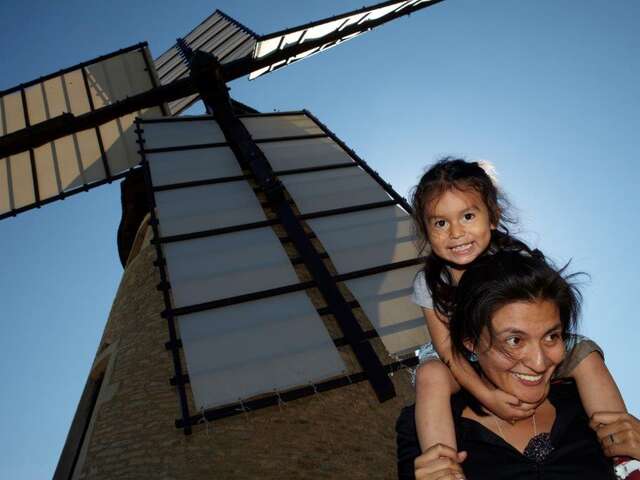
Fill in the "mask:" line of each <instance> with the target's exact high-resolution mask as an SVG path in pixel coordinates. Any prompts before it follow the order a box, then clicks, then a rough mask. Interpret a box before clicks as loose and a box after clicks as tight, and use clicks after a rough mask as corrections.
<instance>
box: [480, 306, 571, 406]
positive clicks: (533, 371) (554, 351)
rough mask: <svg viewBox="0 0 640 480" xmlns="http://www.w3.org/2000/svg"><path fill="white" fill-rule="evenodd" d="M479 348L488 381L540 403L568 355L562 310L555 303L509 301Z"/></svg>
mask: <svg viewBox="0 0 640 480" xmlns="http://www.w3.org/2000/svg"><path fill="white" fill-rule="evenodd" d="M491 324H492V333H489V330H488V329H487V328H485V330H484V332H483V333H482V335H481V338H480V345H478V346H477V347H476V349H475V350H476V352H477V354H478V362H479V363H480V366H481V368H482V371H483V373H484V377H485V381H488V382H489V383H491V384H493V385H494V386H495V387H497V388H499V389H500V390H503V391H505V392H507V393H510V394H512V395H514V396H516V397H517V398H519V399H520V400H521V401H523V402H526V403H539V402H540V401H542V400H544V398H545V397H546V396H547V393H548V391H549V385H550V382H551V377H552V375H553V372H554V371H555V369H556V367H557V366H558V364H559V363H560V362H561V361H562V359H563V358H564V353H565V349H564V342H563V341H562V336H561V334H560V330H561V325H560V313H559V311H558V307H557V306H556V305H555V303H552V302H549V301H541V300H533V301H530V302H524V301H521V302H514V303H510V304H507V305H505V306H503V307H501V308H499V309H498V310H496V312H495V313H494V314H493V317H492V322H491Z"/></svg>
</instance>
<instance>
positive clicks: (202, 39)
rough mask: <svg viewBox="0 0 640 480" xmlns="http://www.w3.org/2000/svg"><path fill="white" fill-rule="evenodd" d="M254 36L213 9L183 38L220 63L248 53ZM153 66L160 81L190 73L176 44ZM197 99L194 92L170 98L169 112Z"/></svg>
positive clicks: (163, 81) (168, 81) (177, 112)
mask: <svg viewBox="0 0 640 480" xmlns="http://www.w3.org/2000/svg"><path fill="white" fill-rule="evenodd" d="M256 39H257V35H256V34H255V33H253V32H252V31H251V30H249V29H248V28H247V27H245V26H244V25H241V24H240V23H238V22H237V21H236V20H234V19H232V18H231V17H229V16H227V15H225V14H224V13H222V12H221V11H219V10H216V11H215V12H213V14H212V15H210V16H209V17H207V18H206V19H205V20H204V21H203V22H202V23H201V24H200V25H198V26H197V27H196V28H194V29H193V30H191V32H189V33H188V34H187V35H186V36H185V37H184V39H183V40H184V41H185V44H186V45H187V46H188V47H190V48H191V49H193V50H202V51H204V52H207V53H212V54H213V55H215V56H216V58H218V61H219V62H220V63H228V62H232V61H234V60H237V59H240V58H244V57H247V56H249V55H251V53H252V52H253V50H254V47H255V43H256ZM155 66H156V70H157V72H158V77H159V78H160V82H161V83H162V85H167V84H169V83H171V82H173V81H174V80H177V79H179V78H184V77H186V76H188V75H189V66H188V64H187V62H186V61H185V60H184V58H183V57H182V55H181V54H180V51H179V49H178V47H177V46H175V45H174V46H173V47H171V48H170V49H169V50H167V51H166V52H164V53H163V54H162V55H160V56H159V57H158V58H157V59H156V60H155ZM197 99H198V95H197V94H195V95H190V96H187V97H184V98H181V99H178V100H174V101H172V102H170V103H169V111H170V112H171V115H177V114H179V113H180V112H182V111H183V110H185V109H187V108H188V107H189V106H190V105H191V104H193V103H194V102H195V101H197Z"/></svg>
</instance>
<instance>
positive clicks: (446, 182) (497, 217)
mask: <svg viewBox="0 0 640 480" xmlns="http://www.w3.org/2000/svg"><path fill="white" fill-rule="evenodd" d="M452 189H457V190H462V191H465V190H469V189H472V190H475V191H476V192H477V193H478V194H479V195H480V196H481V198H482V201H483V202H484V204H485V205H486V207H487V210H488V211H489V221H490V222H491V223H492V224H493V225H496V230H493V231H492V234H491V242H490V246H489V249H490V250H492V251H499V250H514V251H525V252H528V253H531V250H530V249H529V247H527V246H526V245H525V244H524V243H523V242H521V241H520V240H518V239H516V238H514V237H512V236H511V235H509V229H508V228H507V224H512V223H515V222H514V221H513V220H512V219H511V218H510V217H509V215H508V210H509V208H508V207H509V204H508V202H507V200H506V199H505V197H504V195H503V194H502V193H501V192H500V190H499V189H498V188H497V187H496V185H495V184H494V182H493V181H492V180H491V178H490V177H489V175H488V174H487V172H486V171H485V170H484V169H483V168H482V167H481V166H480V165H479V164H478V163H477V162H467V161H465V160H463V159H461V158H454V157H444V158H442V159H440V161H438V162H437V163H436V164H434V165H433V166H431V168H429V170H427V172H426V173H425V174H424V175H423V176H422V178H421V179H420V181H419V182H418V185H417V186H416V187H415V189H414V190H413V194H412V198H411V203H412V207H413V220H414V225H415V230H416V236H417V238H418V251H419V252H420V254H424V252H425V250H426V249H427V247H428V245H429V242H428V237H427V228H428V227H427V223H426V221H425V215H424V213H425V212H424V210H425V206H426V205H428V204H429V203H430V202H432V201H434V200H435V199H437V198H438V197H439V196H440V195H442V194H443V193H444V192H446V191H448V190H452ZM445 267H446V263H445V262H444V261H443V260H442V259H441V258H440V257H438V256H437V255H435V254H434V253H433V252H430V253H429V255H428V256H427V257H426V260H425V266H424V274H425V280H426V283H427V288H428V289H429V292H430V293H431V297H432V299H433V306H434V309H435V310H436V311H437V312H439V313H440V314H441V315H442V316H443V317H445V318H447V317H449V316H450V315H451V313H452V311H453V308H454V295H455V286H454V285H453V281H452V278H451V274H450V273H449V270H448V269H447V268H445Z"/></svg>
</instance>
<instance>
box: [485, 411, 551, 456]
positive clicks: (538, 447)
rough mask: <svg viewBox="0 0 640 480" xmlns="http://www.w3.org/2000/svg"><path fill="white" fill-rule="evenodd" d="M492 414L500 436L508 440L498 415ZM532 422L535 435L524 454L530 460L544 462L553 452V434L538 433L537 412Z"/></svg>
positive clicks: (532, 417)
mask: <svg viewBox="0 0 640 480" xmlns="http://www.w3.org/2000/svg"><path fill="white" fill-rule="evenodd" d="M491 416H492V417H493V421H494V422H495V424H496V428H497V429H498V432H499V433H500V436H501V437H502V439H503V440H504V441H505V442H507V437H506V436H505V434H504V432H503V431H502V427H501V426H500V423H499V422H498V417H496V416H495V415H493V414H492V415H491ZM531 424H532V426H533V437H531V440H529V443H527V446H526V447H525V449H524V452H522V454H523V455H524V456H525V457H527V458H528V459H529V460H533V461H534V462H537V463H540V462H543V461H544V460H545V459H546V458H547V457H548V456H549V455H550V454H551V452H553V450H554V447H553V445H552V444H551V435H550V434H549V433H546V432H544V433H540V434H538V427H537V425H536V414H535V413H534V414H533V415H532V416H531ZM507 443H509V442H507Z"/></svg>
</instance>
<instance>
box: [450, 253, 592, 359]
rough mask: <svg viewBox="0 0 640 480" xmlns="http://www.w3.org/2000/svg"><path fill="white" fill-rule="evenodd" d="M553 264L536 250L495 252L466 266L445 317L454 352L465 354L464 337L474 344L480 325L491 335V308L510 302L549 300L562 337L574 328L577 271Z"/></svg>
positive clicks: (577, 308) (577, 306)
mask: <svg viewBox="0 0 640 480" xmlns="http://www.w3.org/2000/svg"><path fill="white" fill-rule="evenodd" d="M565 269H566V265H565V267H563V268H562V269H559V270H557V269H555V268H553V267H552V266H551V265H549V263H547V261H545V259H544V257H543V256H542V254H540V253H534V254H533V255H529V254H526V253H520V252H513V251H500V252H497V253H495V254H490V255H485V256H484V257H482V258H481V259H479V260H478V261H476V262H475V263H474V264H473V265H472V266H471V267H469V268H468V269H467V270H466V271H465V273H464V275H463V276H462V278H461V280H460V283H459V284H458V287H457V289H456V296H455V309H454V311H453V315H452V316H451V318H450V320H449V332H450V335H451V344H452V349H453V352H454V354H461V355H464V356H465V357H466V358H468V355H469V353H470V352H469V351H468V349H467V348H466V347H465V341H470V342H471V343H472V344H474V345H477V344H478V342H479V340H480V335H481V334H482V331H483V330H484V328H485V327H486V328H488V329H489V332H490V333H491V338H493V329H492V325H491V319H492V317H493V315H494V314H495V312H496V311H497V310H498V309H500V308H501V307H504V306H505V305H508V304H511V303H514V302H534V301H545V300H546V301H549V302H552V303H553V304H555V305H556V306H557V307H558V311H559V313H560V323H561V325H562V336H563V338H564V339H566V338H567V337H568V336H569V334H570V333H573V332H575V330H576V326H577V322H578V317H579V313H580V305H581V300H582V296H581V294H580V291H579V290H578V288H577V287H576V285H575V284H574V283H572V282H573V279H574V277H575V276H576V275H579V274H572V275H565V274H564V271H565Z"/></svg>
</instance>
